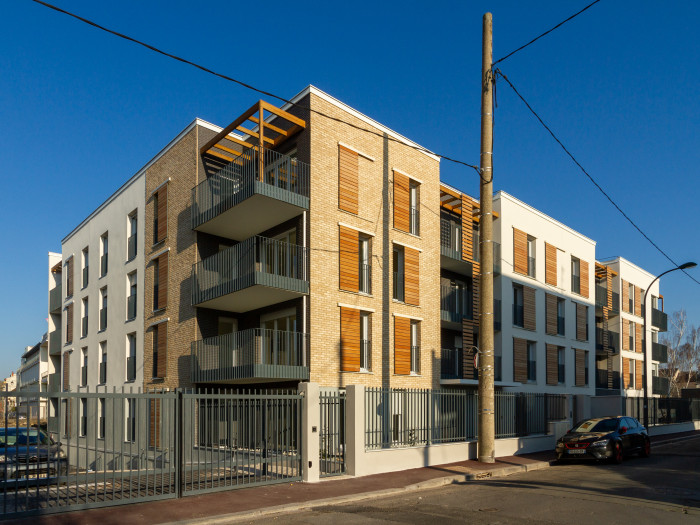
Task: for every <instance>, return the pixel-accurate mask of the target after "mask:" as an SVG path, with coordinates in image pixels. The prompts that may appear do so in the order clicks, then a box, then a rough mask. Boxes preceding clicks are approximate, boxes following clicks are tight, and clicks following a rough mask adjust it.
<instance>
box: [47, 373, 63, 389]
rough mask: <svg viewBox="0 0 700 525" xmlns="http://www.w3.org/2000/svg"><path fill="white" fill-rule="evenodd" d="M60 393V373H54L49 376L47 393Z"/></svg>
mask: <svg viewBox="0 0 700 525" xmlns="http://www.w3.org/2000/svg"><path fill="white" fill-rule="evenodd" d="M60 391H61V373H60V372H56V373H54V374H49V392H51V393H55V392H60Z"/></svg>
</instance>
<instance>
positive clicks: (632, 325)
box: [623, 321, 637, 352]
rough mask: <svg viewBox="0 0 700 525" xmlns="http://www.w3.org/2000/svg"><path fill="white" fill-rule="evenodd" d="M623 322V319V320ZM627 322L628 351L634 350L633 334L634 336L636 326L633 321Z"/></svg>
mask: <svg viewBox="0 0 700 525" xmlns="http://www.w3.org/2000/svg"><path fill="white" fill-rule="evenodd" d="M623 322H624V321H623ZM628 322H629V326H630V327H629V334H630V348H629V349H630V352H634V351H635V342H636V341H635V336H636V333H635V332H636V331H637V330H636V327H635V323H634V321H628Z"/></svg>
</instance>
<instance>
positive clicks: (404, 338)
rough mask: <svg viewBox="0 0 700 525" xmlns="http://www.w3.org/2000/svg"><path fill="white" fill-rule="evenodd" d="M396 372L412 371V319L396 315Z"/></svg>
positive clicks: (402, 373) (405, 373)
mask: <svg viewBox="0 0 700 525" xmlns="http://www.w3.org/2000/svg"><path fill="white" fill-rule="evenodd" d="M394 373H395V374H397V375H409V374H410V373H411V320H410V319H408V318H406V317H394Z"/></svg>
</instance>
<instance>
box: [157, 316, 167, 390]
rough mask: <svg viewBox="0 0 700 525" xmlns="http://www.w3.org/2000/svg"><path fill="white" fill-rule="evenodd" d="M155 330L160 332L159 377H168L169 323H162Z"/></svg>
mask: <svg viewBox="0 0 700 525" xmlns="http://www.w3.org/2000/svg"><path fill="white" fill-rule="evenodd" d="M155 329H156V330H158V349H157V350H158V361H157V363H156V367H157V369H158V375H157V377H166V376H167V375H168V369H167V365H168V323H167V322H165V323H160V324H159V325H157V326H156V327H155Z"/></svg>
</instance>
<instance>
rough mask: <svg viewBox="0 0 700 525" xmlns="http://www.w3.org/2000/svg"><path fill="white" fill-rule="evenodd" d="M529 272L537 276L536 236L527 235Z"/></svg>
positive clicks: (532, 275) (531, 275)
mask: <svg viewBox="0 0 700 525" xmlns="http://www.w3.org/2000/svg"><path fill="white" fill-rule="evenodd" d="M527 274H528V275H529V276H530V277H535V238H534V237H531V236H529V235H528V236H527Z"/></svg>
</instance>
